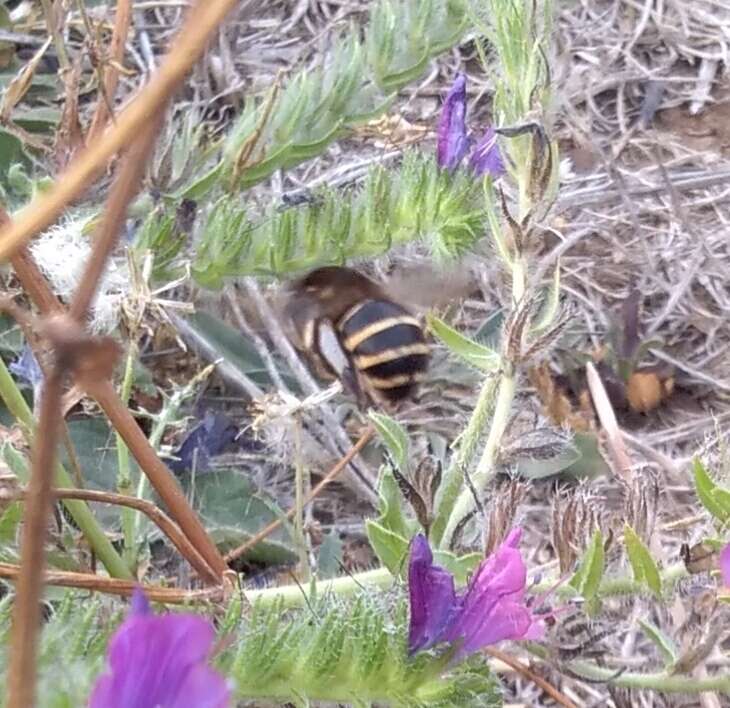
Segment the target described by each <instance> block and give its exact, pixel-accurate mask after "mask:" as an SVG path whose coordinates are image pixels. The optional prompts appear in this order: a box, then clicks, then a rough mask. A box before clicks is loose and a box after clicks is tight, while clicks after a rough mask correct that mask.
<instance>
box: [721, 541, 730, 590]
mask: <svg viewBox="0 0 730 708" xmlns="http://www.w3.org/2000/svg"><path fill="white" fill-rule="evenodd" d="M720 574H721V575H722V584H723V585H724V586H725V587H730V543H728V544H727V545H726V546H725V547H724V548H723V549H722V550H721V551H720Z"/></svg>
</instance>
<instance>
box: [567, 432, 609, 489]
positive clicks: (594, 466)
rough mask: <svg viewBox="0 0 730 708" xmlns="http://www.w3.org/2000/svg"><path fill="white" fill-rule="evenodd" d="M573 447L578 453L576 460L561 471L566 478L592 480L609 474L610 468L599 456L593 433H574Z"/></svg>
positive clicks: (599, 450)
mask: <svg viewBox="0 0 730 708" xmlns="http://www.w3.org/2000/svg"><path fill="white" fill-rule="evenodd" d="M573 447H574V448H575V449H576V450H577V451H578V452H579V453H580V455H579V457H578V459H577V460H576V461H575V462H574V463H573V464H572V465H570V466H569V467H566V468H565V469H564V470H563V474H564V475H566V476H570V477H574V478H575V479H581V478H584V477H585V478H587V479H594V478H595V477H599V476H600V475H607V474H610V472H611V468H610V467H609V466H608V463H607V462H606V460H605V459H604V458H603V455H602V454H601V448H600V446H599V444H598V438H597V437H596V435H595V433H575V434H574V435H573Z"/></svg>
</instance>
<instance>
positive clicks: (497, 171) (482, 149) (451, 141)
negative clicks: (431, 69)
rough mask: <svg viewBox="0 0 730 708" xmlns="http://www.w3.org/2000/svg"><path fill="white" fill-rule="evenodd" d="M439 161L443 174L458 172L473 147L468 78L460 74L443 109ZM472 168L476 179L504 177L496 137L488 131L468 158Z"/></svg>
mask: <svg viewBox="0 0 730 708" xmlns="http://www.w3.org/2000/svg"><path fill="white" fill-rule="evenodd" d="M437 135H438V145H437V148H436V161H437V162H438V166H439V167H440V168H441V169H444V170H449V171H452V170H455V169H456V168H457V167H458V166H459V164H460V163H461V161H462V159H463V158H464V156H465V155H466V154H467V152H468V151H469V148H470V147H471V145H473V142H474V141H473V138H470V137H469V136H468V135H467V131H466V76H464V74H457V75H456V79H455V80H454V84H453V86H452V87H451V90H450V91H449V93H448V94H447V96H446V100H445V101H444V105H443V107H442V109H441V118H440V119H439V125H438V132H437ZM469 166H470V167H471V169H472V171H473V172H474V174H475V175H476V176H477V177H481V176H483V175H485V174H491V175H492V176H493V177H501V176H502V175H503V174H504V173H505V168H504V162H503V161H502V155H501V153H500V151H499V145H497V134H496V133H495V132H494V128H492V127H489V128H488V129H487V131H486V132H485V133H484V135H483V136H482V139H481V140H480V141H479V142H478V143H477V144H476V146H475V147H474V149H473V150H472V153H471V156H470V157H469Z"/></svg>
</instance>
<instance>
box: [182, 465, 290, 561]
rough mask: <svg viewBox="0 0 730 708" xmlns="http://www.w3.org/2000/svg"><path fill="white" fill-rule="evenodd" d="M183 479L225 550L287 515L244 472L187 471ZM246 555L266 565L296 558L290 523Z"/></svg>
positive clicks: (195, 506) (194, 501) (189, 494)
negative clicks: (289, 534)
mask: <svg viewBox="0 0 730 708" xmlns="http://www.w3.org/2000/svg"><path fill="white" fill-rule="evenodd" d="M180 482H181V486H182V488H183V490H184V491H185V493H186V494H187V495H188V496H189V497H191V498H192V503H193V508H194V509H195V510H196V511H197V512H198V514H199V515H200V518H201V520H202V522H203V524H204V525H205V527H206V529H207V530H208V533H209V534H210V536H211V538H212V539H213V540H214V541H215V542H216V544H217V545H218V547H219V548H220V549H221V551H222V552H223V553H225V552H227V551H229V550H231V549H233V548H235V547H237V546H239V545H241V544H242V543H245V542H246V541H248V540H249V539H250V538H251V537H252V536H253V535H254V534H255V533H256V532H258V531H260V530H261V529H262V528H264V526H266V525H267V524H269V523H271V522H272V521H274V520H275V519H278V518H282V517H283V516H284V512H283V511H282V510H281V509H280V508H279V506H278V505H277V504H276V502H275V501H274V500H273V499H272V498H271V497H270V496H269V495H267V494H266V493H265V492H264V491H263V490H257V489H256V487H255V486H254V484H253V483H252V482H251V480H250V479H248V477H246V476H245V474H244V473H243V472H242V471H238V470H218V471H215V472H213V471H211V472H205V473H203V474H197V475H195V476H193V475H191V474H188V473H186V474H184V475H183V476H182V478H181V480H180ZM245 557H246V559H247V560H249V561H254V562H259V563H266V564H277V563H290V562H292V561H294V560H295V559H296V554H295V553H294V550H293V546H292V543H291V541H290V540H289V538H288V536H287V525H286V524H285V525H284V528H282V529H279V530H278V531H275V532H274V533H273V534H271V535H270V536H268V537H267V538H266V539H265V540H264V541H261V542H259V543H257V544H256V546H255V547H254V548H252V549H251V550H250V552H249V553H248V554H247V555H246V556H245Z"/></svg>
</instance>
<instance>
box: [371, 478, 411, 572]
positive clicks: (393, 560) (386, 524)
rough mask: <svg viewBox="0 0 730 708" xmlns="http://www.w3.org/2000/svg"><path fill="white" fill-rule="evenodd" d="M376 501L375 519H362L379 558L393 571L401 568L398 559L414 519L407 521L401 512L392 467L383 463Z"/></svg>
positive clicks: (409, 536) (404, 548)
mask: <svg viewBox="0 0 730 708" xmlns="http://www.w3.org/2000/svg"><path fill="white" fill-rule="evenodd" d="M378 494H379V496H380V503H379V504H378V511H379V512H380V515H379V516H378V518H377V519H375V520H373V519H369V520H368V521H366V522H365V529H366V531H367V535H368V540H369V541H370V545H371V546H372V547H373V550H374V551H375V554H376V555H377V556H378V558H379V559H380V562H381V563H382V564H383V565H384V566H385V567H386V568H388V570H390V572H391V573H393V574H394V575H396V574H398V573H399V572H400V570H401V563H402V561H403V558H404V556H405V553H406V552H407V550H408V544H409V539H410V538H411V536H412V535H413V533H414V532H415V529H416V528H417V522H415V521H409V520H408V519H406V517H405V515H404V513H403V497H402V495H401V491H400V489H399V487H398V482H396V480H395V477H394V476H393V470H391V469H390V467H388V466H387V465H383V467H382V468H381V472H380V481H379V484H378Z"/></svg>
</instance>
